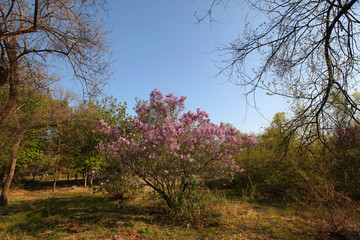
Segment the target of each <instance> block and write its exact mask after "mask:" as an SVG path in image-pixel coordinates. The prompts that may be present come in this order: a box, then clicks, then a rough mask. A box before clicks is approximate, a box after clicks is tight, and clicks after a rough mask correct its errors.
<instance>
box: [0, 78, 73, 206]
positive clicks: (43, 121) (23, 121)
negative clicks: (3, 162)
mask: <svg viewBox="0 0 360 240" xmlns="http://www.w3.org/2000/svg"><path fill="white" fill-rule="evenodd" d="M38 76H39V75H38ZM39 79H40V77H39ZM19 87H20V91H21V98H20V99H19V104H18V106H17V108H16V109H15V111H14V112H13V113H12V119H11V120H12V121H9V119H8V120H7V121H6V122H5V124H3V125H2V126H0V129H1V130H2V131H1V132H0V138H1V144H2V145H7V151H8V156H7V160H8V162H9V164H8V167H9V169H8V173H7V174H6V175H7V176H6V180H5V182H4V185H3V187H2V193H1V197H0V206H4V205H7V198H8V193H9V189H10V185H11V182H12V179H13V176H14V173H15V168H16V162H17V158H18V153H19V152H18V150H19V146H20V144H21V142H22V141H23V138H24V136H26V135H27V134H28V133H29V132H31V131H33V130H36V129H43V128H47V127H49V126H50V125H55V126H56V125H57V124H58V123H59V122H62V121H64V120H66V119H64V118H66V117H67V115H66V114H65V115H63V114H59V112H61V111H63V112H65V111H66V110H67V109H68V105H67V101H66V100H64V101H60V100H56V99H52V98H51V97H50V96H49V95H48V94H45V93H44V92H42V90H43V88H42V87H39V86H37V85H35V86H34V85H32V84H30V85H28V84H22V85H20V86H19ZM0 95H1V94H0ZM61 117H63V119H60V118H61ZM3 147H6V146H3ZM29 154H32V155H33V157H34V155H39V154H40V153H39V152H38V151H35V153H34V151H32V153H30V152H29ZM23 157H24V156H23ZM25 158H26V157H25ZM27 160H30V158H27Z"/></svg>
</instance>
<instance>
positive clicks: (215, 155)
mask: <svg viewBox="0 0 360 240" xmlns="http://www.w3.org/2000/svg"><path fill="white" fill-rule="evenodd" d="M185 99H186V97H184V96H182V97H180V98H178V97H176V96H174V94H172V93H170V94H167V95H166V96H165V97H164V95H163V94H162V93H161V92H160V91H159V90H158V89H154V90H153V91H152V92H151V94H150V101H149V102H148V103H144V104H141V105H139V106H138V107H137V109H136V113H137V117H136V118H134V119H132V120H131V126H132V127H131V133H130V134H126V133H125V132H122V131H120V130H119V129H118V128H116V129H115V127H113V128H110V126H108V124H107V123H106V122H104V121H103V120H101V121H100V122H99V124H98V125H97V126H96V129H98V130H99V131H100V132H102V133H104V134H105V135H106V136H107V139H108V142H107V143H102V146H101V147H99V149H106V150H108V151H111V152H113V155H112V156H114V157H115V158H117V159H118V161H120V162H122V163H125V165H127V166H129V167H131V168H133V169H135V170H136V171H137V172H138V174H146V173H147V174H149V173H151V175H153V176H156V175H159V174H160V175H161V172H163V173H165V174H167V175H172V174H173V175H174V178H176V177H177V178H179V176H180V177H181V176H182V175H186V174H196V175H197V177H198V179H200V178H201V179H202V180H203V181H206V180H211V179H220V178H223V177H230V178H233V177H234V174H235V173H236V172H243V171H244V170H243V169H242V168H240V166H238V164H237V163H236V161H235V158H236V157H237V156H239V155H240V154H241V153H242V151H243V147H248V146H255V145H256V144H257V140H256V139H255V138H254V136H252V135H247V134H245V135H244V136H242V137H239V134H240V132H239V131H238V130H236V129H235V128H233V127H231V128H228V129H227V128H226V125H225V124H224V123H220V125H216V124H214V123H211V121H210V118H209V115H208V114H207V113H206V112H205V111H202V110H200V109H197V110H196V113H194V112H191V111H188V112H185V113H183V114H182V115H181V112H183V110H184V109H185V105H184V101H185ZM104 151H105V150H104Z"/></svg>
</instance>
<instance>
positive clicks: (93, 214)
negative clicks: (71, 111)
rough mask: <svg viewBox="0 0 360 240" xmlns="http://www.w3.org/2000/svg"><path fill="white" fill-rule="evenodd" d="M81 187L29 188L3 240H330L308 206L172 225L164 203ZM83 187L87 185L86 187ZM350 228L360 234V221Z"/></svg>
mask: <svg viewBox="0 0 360 240" xmlns="http://www.w3.org/2000/svg"><path fill="white" fill-rule="evenodd" d="M75 183H79V182H67V181H62V182H58V184H57V190H56V192H55V193H54V192H52V185H51V183H37V184H25V185H24V186H23V188H24V189H17V190H12V192H11V195H10V197H9V205H8V206H7V207H5V208H0V239H117V240H120V239H186V240H190V239H284V240H285V239H286V240H288V239H328V238H329V234H328V233H327V232H328V230H329V228H328V224H327V221H326V219H327V218H326V214H324V213H321V212H319V211H318V209H314V208H311V207H306V206H299V205H297V206H288V205H287V206H285V205H283V204H269V203H267V204H262V203H256V202H253V201H246V200H245V199H243V198H238V197H228V198H227V200H226V201H223V202H218V203H217V204H216V205H215V206H211V207H212V209H213V210H214V209H215V210H216V211H217V213H218V214H217V215H216V216H212V217H210V218H206V217H204V218H203V219H200V221H198V222H197V223H195V224H185V223H184V224H182V223H181V222H180V223H179V222H178V223H174V222H173V221H170V220H169V218H168V215H167V214H166V212H165V207H164V205H163V202H162V201H161V199H158V198H156V197H152V196H151V195H149V193H148V194H143V195H141V196H139V197H138V198H136V199H133V200H128V201H110V200H109V199H107V198H106V196H104V195H102V194H100V193H95V194H94V193H93V191H92V190H91V189H90V188H84V187H82V186H78V185H75ZM80 184H81V183H80ZM349 221H350V222H349V224H348V226H349V227H351V228H353V229H360V219H356V218H354V219H350V220H349Z"/></svg>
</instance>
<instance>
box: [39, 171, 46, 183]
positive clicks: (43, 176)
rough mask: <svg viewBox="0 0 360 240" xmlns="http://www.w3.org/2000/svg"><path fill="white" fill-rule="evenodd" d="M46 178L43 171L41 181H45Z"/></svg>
mask: <svg viewBox="0 0 360 240" xmlns="http://www.w3.org/2000/svg"><path fill="white" fill-rule="evenodd" d="M44 179H45V173H43V174H42V175H41V180H40V181H42V182H43V181H44Z"/></svg>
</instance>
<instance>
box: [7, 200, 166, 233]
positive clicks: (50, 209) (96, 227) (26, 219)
mask: <svg viewBox="0 0 360 240" xmlns="http://www.w3.org/2000/svg"><path fill="white" fill-rule="evenodd" d="M162 214H163V211H162V210H161V207H159V206H151V205H133V204H132V203H131V204H130V203H129V204H128V203H125V202H111V201H109V200H107V199H106V198H105V197H101V196H96V195H89V196H73V197H67V198H48V199H43V200H28V201H22V202H20V203H15V204H10V205H9V206H8V207H5V208H3V209H0V232H3V233H6V235H8V236H29V237H34V238H46V234H48V233H52V234H54V233H58V235H60V236H64V234H65V235H66V234H74V233H81V232H84V231H105V232H106V231H113V229H116V228H118V227H132V226H133V225H134V224H137V223H145V224H152V223H154V222H155V223H156V221H157V220H156V216H160V215H162Z"/></svg>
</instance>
